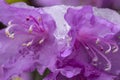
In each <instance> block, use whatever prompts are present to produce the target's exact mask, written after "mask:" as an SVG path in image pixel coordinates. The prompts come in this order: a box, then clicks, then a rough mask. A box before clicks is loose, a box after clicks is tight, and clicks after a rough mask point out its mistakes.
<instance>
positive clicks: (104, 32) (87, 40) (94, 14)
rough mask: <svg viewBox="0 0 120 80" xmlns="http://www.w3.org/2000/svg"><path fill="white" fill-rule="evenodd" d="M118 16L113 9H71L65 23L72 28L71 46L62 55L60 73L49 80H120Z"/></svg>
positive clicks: (59, 62) (57, 70)
mask: <svg viewBox="0 0 120 80" xmlns="http://www.w3.org/2000/svg"><path fill="white" fill-rule="evenodd" d="M103 11H105V12H103ZM108 13H112V14H113V16H114V19H113V17H108V15H106V14H108ZM117 17H120V16H119V15H118V14H117V13H116V12H114V11H112V10H109V9H97V8H93V7H91V6H84V7H78V8H68V9H67V13H66V14H65V20H66V21H67V22H68V24H69V25H70V27H71V29H70V31H69V33H68V35H69V36H68V37H69V38H70V40H69V38H68V46H70V47H67V48H65V50H64V51H63V52H60V53H59V55H58V58H57V62H56V71H55V72H51V74H49V75H48V76H47V77H46V78H45V80H49V79H52V80H80V79H82V80H113V79H119V76H118V75H119V69H120V66H119V30H120V27H119V26H120V25H119V24H120V22H119V19H118V20H117Z"/></svg>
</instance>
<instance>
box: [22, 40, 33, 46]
mask: <svg viewBox="0 0 120 80" xmlns="http://www.w3.org/2000/svg"><path fill="white" fill-rule="evenodd" d="M32 43H33V40H32V41H30V42H28V43H23V44H22V45H23V46H27V47H28V46H30V45H32Z"/></svg>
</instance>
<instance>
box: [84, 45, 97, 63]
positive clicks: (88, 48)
mask: <svg viewBox="0 0 120 80" xmlns="http://www.w3.org/2000/svg"><path fill="white" fill-rule="evenodd" d="M82 45H83V46H84V47H85V49H87V50H90V51H91V53H92V54H93V56H92V55H91V53H89V51H88V53H89V55H90V56H91V57H92V61H93V62H97V61H98V57H97V55H96V52H95V51H93V49H92V48H91V47H89V45H87V44H86V45H85V43H82Z"/></svg>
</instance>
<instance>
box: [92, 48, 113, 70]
mask: <svg viewBox="0 0 120 80" xmlns="http://www.w3.org/2000/svg"><path fill="white" fill-rule="evenodd" d="M92 47H93V49H94V50H95V51H96V52H97V53H98V54H99V55H101V56H102V57H103V58H104V59H105V60H106V62H107V68H106V69H105V71H108V70H110V69H111V67H112V65H111V62H110V61H109V60H108V59H107V57H106V56H105V55H103V54H102V53H101V52H100V51H99V50H97V49H96V48H94V46H92Z"/></svg>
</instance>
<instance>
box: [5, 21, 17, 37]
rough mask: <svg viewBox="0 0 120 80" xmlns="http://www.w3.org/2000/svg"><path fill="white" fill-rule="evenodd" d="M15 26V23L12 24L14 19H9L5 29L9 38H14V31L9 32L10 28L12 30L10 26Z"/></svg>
mask: <svg viewBox="0 0 120 80" xmlns="http://www.w3.org/2000/svg"><path fill="white" fill-rule="evenodd" d="M14 26H15V24H12V21H9V22H8V27H7V28H6V29H5V34H6V35H7V36H8V37H9V38H12V39H14V35H15V34H14V33H10V32H9V30H10V28H12V27H14Z"/></svg>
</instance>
